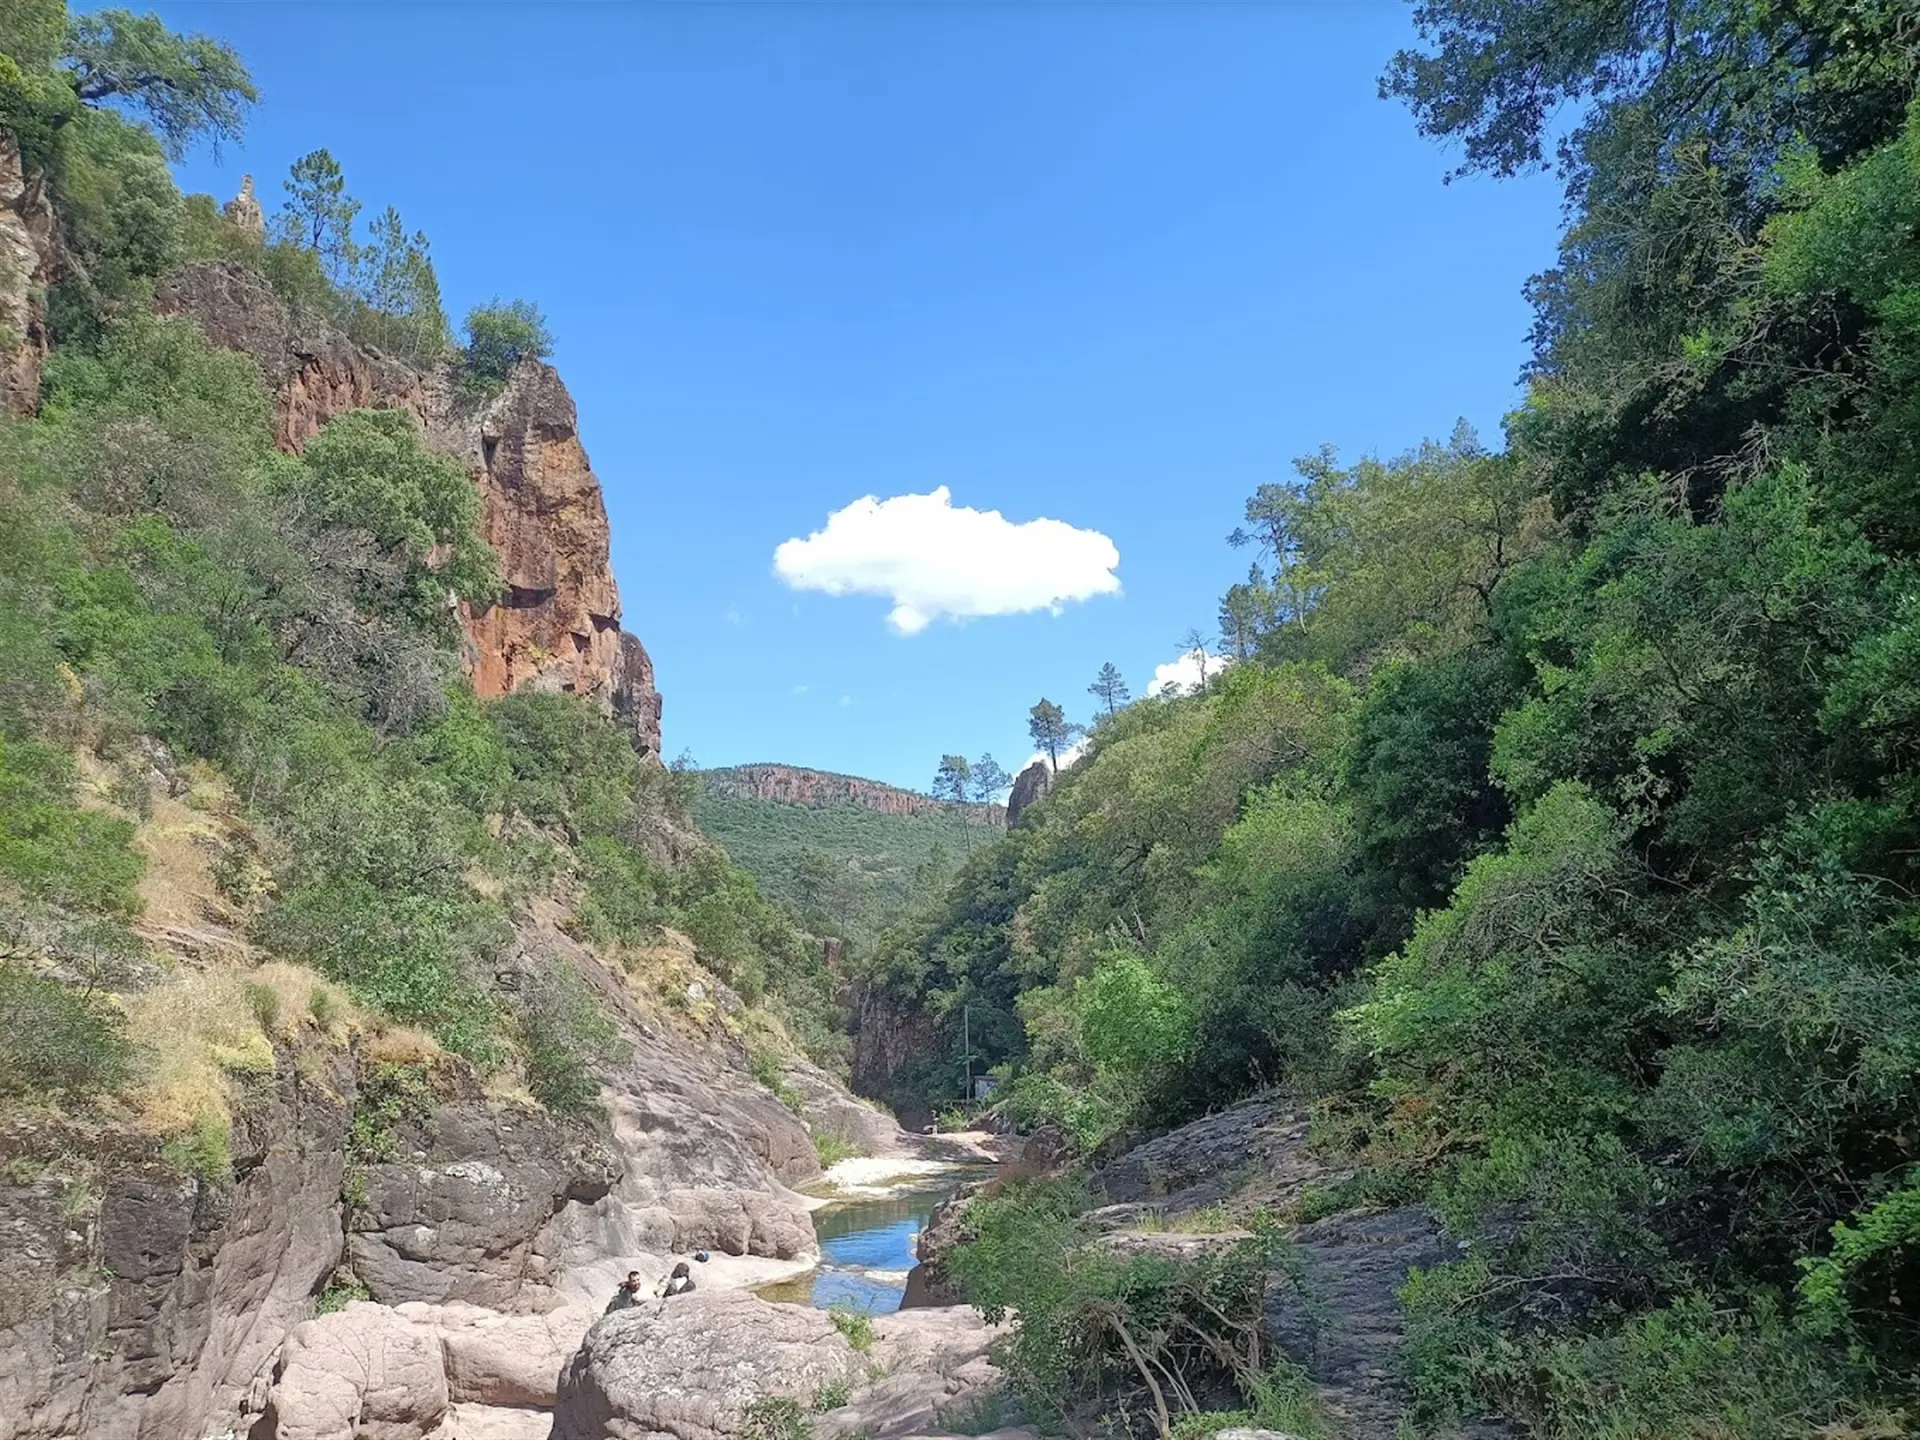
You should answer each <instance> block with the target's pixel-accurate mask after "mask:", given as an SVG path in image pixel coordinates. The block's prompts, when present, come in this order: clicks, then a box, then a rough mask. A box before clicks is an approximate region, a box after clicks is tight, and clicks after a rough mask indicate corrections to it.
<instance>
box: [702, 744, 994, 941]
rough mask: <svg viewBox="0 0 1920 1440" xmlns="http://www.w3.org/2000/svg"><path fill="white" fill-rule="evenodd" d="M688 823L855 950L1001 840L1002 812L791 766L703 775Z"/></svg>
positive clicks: (810, 920) (796, 910)
mask: <svg viewBox="0 0 1920 1440" xmlns="http://www.w3.org/2000/svg"><path fill="white" fill-rule="evenodd" d="M699 779H700V787H701V788H700V790H699V793H698V795H697V798H696V799H695V801H694V806H693V814H694V820H695V822H696V823H697V824H698V825H699V827H700V828H701V830H702V831H704V832H705V833H706V834H708V835H710V836H711V837H713V839H715V840H717V841H718V842H719V843H720V844H721V845H722V846H724V847H725V849H726V851H727V853H728V855H730V856H731V857H732V858H733V860H734V862H735V863H736V864H738V865H740V866H741V867H742V868H744V869H745V870H746V871H747V873H748V874H750V875H752V876H753V877H754V879H755V880H756V881H758V882H759V884H760V887H761V889H762V890H764V891H765V892H766V893H767V894H769V895H771V896H773V897H775V898H776V899H778V900H781V901H783V902H784V903H785V904H787V905H788V906H789V907H791V908H792V910H793V911H794V913H795V914H797V915H799V916H801V917H802V918H803V919H804V920H806V921H807V923H809V924H810V925H813V926H815V927H816V928H820V929H825V930H830V931H832V932H834V933H836V934H838V935H841V936H843V937H845V938H846V939H848V940H850V941H852V942H853V943H854V945H855V946H856V947H857V948H866V947H869V946H871V945H872V943H873V941H874V939H875V938H876V937H877V936H878V934H879V932H880V931H881V930H882V929H883V928H884V927H885V926H886V925H888V924H889V923H890V922H891V921H893V920H894V919H895V918H897V917H898V916H899V915H901V914H903V913H904V912H905V911H906V909H907V908H908V907H909V905H911V903H912V902H913V900H914V899H915V897H917V896H924V895H926V894H928V893H930V892H931V890H932V889H933V887H935V886H937V885H938V884H940V883H942V882H943V881H944V880H945V879H946V877H947V876H948V875H950V874H951V873H952V869H953V867H954V866H955V865H957V864H958V863H959V862H960V861H961V860H962V859H964V858H965V857H966V856H967V855H968V854H970V853H971V852H972V851H973V850H974V849H975V848H976V847H977V846H979V845H982V844H984V843H986V842H987V841H988V840H989V839H991V838H992V837H993V836H994V835H996V834H997V833H999V827H1000V824H1001V823H1002V817H1003V814H1004V812H1003V811H1002V810H1001V808H1000V807H999V806H985V805H953V804H948V803H945V802H943V801H939V800H935V799H934V798H933V797H931V796H929V795H918V794H915V793H914V792H913V791H911V790H902V789H899V788H897V787H895V786H892V785H883V784H881V783H880V782H879V781H876V780H863V779H860V778H859V777H857V776H852V775H834V774H830V773H827V772H824V771H819V770H806V769H802V768H800V767H797V766H791V765H741V766H736V767H732V768H727V769H719V770H706V771H702V772H700V776H699Z"/></svg>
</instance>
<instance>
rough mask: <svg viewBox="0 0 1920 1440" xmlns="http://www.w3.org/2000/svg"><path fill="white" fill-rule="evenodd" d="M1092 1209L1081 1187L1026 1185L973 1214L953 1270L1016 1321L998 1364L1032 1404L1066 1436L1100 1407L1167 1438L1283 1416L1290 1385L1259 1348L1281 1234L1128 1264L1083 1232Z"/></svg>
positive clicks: (983, 1302) (1265, 1229) (994, 1313)
mask: <svg viewBox="0 0 1920 1440" xmlns="http://www.w3.org/2000/svg"><path fill="white" fill-rule="evenodd" d="M1086 1203H1087V1202H1086V1197H1085V1196H1084V1195H1082V1194H1081V1193H1080V1192H1079V1191H1078V1190H1077V1189H1076V1188H1075V1187H1073V1186H1072V1185H1069V1184H1065V1183H1062V1182H1057V1181H1052V1182H1040V1181H1019V1182H1012V1183H1010V1184H1008V1186H1007V1187H1006V1189H1005V1190H1004V1191H1003V1193H1002V1194H1001V1195H999V1196H996V1197H993V1198H991V1199H976V1200H975V1201H974V1203H973V1204H972V1205H970V1206H969V1207H968V1211H967V1220H968V1231H969V1237H968V1239H967V1241H966V1243H965V1244H963V1245H962V1246H960V1247H959V1249H958V1250H957V1251H956V1252H955V1253H954V1256H953V1258H952V1261H951V1266H952V1269H953V1273H954V1275H955V1277H956V1278H957V1279H958V1280H959V1282H960V1284H961V1285H962V1287H963V1289H964V1290H965V1293H966V1296H967V1299H968V1301H969V1303H971V1304H973V1305H975V1306H977V1307H978V1308H979V1309H980V1310H981V1312H982V1313H983V1314H984V1315H985V1316H986V1317H987V1319H988V1320H989V1321H990V1322H994V1323H998V1322H999V1321H1000V1320H1002V1319H1004V1318H1006V1317H1007V1316H1008V1315H1010V1314H1011V1315H1012V1316H1013V1317H1014V1329H1013V1332H1012V1334H1011V1335H1010V1336H1009V1337H1008V1338H1007V1339H1006V1340H1005V1341H1004V1342H1002V1343H1001V1344H1000V1345H999V1346H998V1347H997V1349H996V1352H995V1353H996V1358H997V1360H998V1363H999V1364H1000V1365H1001V1368H1002V1369H1003V1370H1005V1371H1006V1373H1007V1375H1008V1378H1009V1380H1010V1381H1011V1383H1012V1384H1013V1386H1014V1388H1015V1389H1016V1391H1017V1392H1018V1393H1019V1395H1020V1398H1021V1399H1022V1400H1023V1401H1024V1402H1025V1403H1026V1404H1027V1405H1028V1406H1029V1407H1031V1408H1032V1409H1033V1410H1034V1411H1035V1412H1036V1413H1037V1414H1039V1415H1040V1416H1042V1417H1045V1418H1047V1419H1050V1420H1053V1421H1056V1422H1057V1421H1059V1420H1061V1419H1063V1418H1064V1417H1065V1416H1066V1415H1067V1414H1068V1413H1069V1412H1070V1411H1071V1410H1072V1409H1073V1408H1074V1407H1076V1406H1077V1405H1079V1404H1080V1403H1082V1402H1086V1401H1096V1400H1097V1401H1099V1402H1100V1403H1101V1405H1102V1408H1103V1411H1104V1413H1106V1414H1109V1415H1112V1416H1115V1417H1124V1418H1138V1419H1143V1420H1146V1419H1150V1420H1151V1423H1152V1424H1153V1425H1154V1427H1155V1429H1156V1430H1157V1432H1158V1433H1159V1434H1160V1435H1162V1436H1163V1437H1164V1436H1167V1435H1169V1434H1170V1433H1172V1430H1173V1424H1174V1417H1175V1416H1176V1415H1177V1416H1180V1417H1181V1419H1182V1424H1183V1426H1184V1427H1185V1428H1184V1429H1183V1430H1182V1432H1181V1433H1207V1431H1208V1428H1209V1427H1208V1425H1207V1424H1206V1422H1205V1421H1204V1420H1203V1419H1201V1418H1200V1417H1206V1416H1209V1415H1211V1414H1214V1413H1216V1412H1219V1411H1222V1410H1228V1411H1231V1410H1236V1409H1242V1408H1244V1409H1245V1410H1246V1411H1248V1412H1249V1413H1261V1414H1267V1413H1271V1411H1273V1410H1275V1409H1278V1408H1280V1407H1281V1405H1282V1403H1283V1402H1282V1400H1281V1396H1280V1393H1279V1391H1280V1389H1281V1388H1283V1387H1284V1386H1285V1384H1286V1383H1287V1382H1286V1381H1285V1379H1284V1378H1283V1377H1282V1376H1281V1375H1280V1374H1279V1373H1278V1372H1271V1371H1269V1370H1267V1369H1266V1368H1265V1367H1264V1366H1263V1364H1262V1362H1261V1359H1260V1352H1261V1341H1260V1338H1259V1332H1260V1326H1261V1324H1262V1310H1263V1303H1264V1298H1265V1295H1266V1291H1267V1287H1268V1284H1269V1283H1270V1278H1271V1272H1272V1271H1273V1270H1274V1269H1275V1267H1276V1266H1279V1265H1281V1264H1282V1262H1283V1259H1284V1243H1283V1242H1282V1240H1281V1239H1280V1236H1279V1233H1278V1231H1277V1230H1275V1229H1274V1228H1273V1227H1271V1226H1270V1225H1269V1226H1262V1227H1261V1228H1259V1229H1258V1230H1257V1231H1256V1233H1255V1234H1254V1235H1253V1236H1251V1237H1250V1238H1248V1239H1244V1240H1240V1241H1237V1242H1235V1243H1234V1244H1232V1245H1230V1246H1225V1247H1220V1248H1217V1249H1210V1250H1207V1251H1204V1252H1202V1253H1200V1254H1199V1255H1197V1256H1196V1257H1194V1258H1192V1259H1181V1260H1176V1259H1173V1258H1170V1257H1168V1256H1165V1255H1160V1254H1155V1253H1151V1252H1147V1253H1139V1254H1133V1255H1123V1254H1121V1253H1119V1252H1116V1251H1115V1250H1113V1249H1111V1248H1109V1247H1107V1246H1104V1245H1102V1244H1100V1243H1098V1240H1097V1238H1096V1236H1095V1234H1094V1232H1093V1231H1092V1230H1091V1229H1090V1228H1089V1227H1088V1226H1087V1225H1086V1224H1085V1222H1083V1221H1081V1220H1080V1219H1078V1218H1077V1217H1078V1215H1079V1214H1080V1212H1081V1211H1083V1210H1084V1209H1085V1208H1086ZM1221 1400H1225V1401H1227V1402H1228V1403H1227V1404H1225V1405H1222V1404H1219V1403H1217V1402H1219V1401H1221ZM1221 1423H1225V1422H1224V1421H1222V1422H1221ZM1212 1428H1218V1427H1217V1425H1216V1426H1214V1427H1212Z"/></svg>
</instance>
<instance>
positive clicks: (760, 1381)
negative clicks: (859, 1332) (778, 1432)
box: [553, 1290, 867, 1440]
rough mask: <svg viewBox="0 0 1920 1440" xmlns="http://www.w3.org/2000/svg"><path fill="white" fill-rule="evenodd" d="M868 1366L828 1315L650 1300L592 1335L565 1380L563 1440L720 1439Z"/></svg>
mask: <svg viewBox="0 0 1920 1440" xmlns="http://www.w3.org/2000/svg"><path fill="white" fill-rule="evenodd" d="M866 1369H867V1367H866V1361H865V1359H864V1358H863V1357H862V1356H860V1355H858V1354H856V1353H855V1352H854V1350H853V1348H852V1347H851V1346H850V1345H848V1344H847V1342H846V1340H845V1338H844V1337H842V1336H841V1334H840V1332H839V1331H838V1330H837V1329H836V1328H835V1327H834V1324H833V1320H832V1317H831V1316H829V1315H828V1314H827V1313H826V1312H825V1311H822V1310H815V1309H812V1308H810V1307H807V1306H800V1305H775V1304H771V1303H769V1302H768V1301H765V1300H762V1299H760V1298H758V1297H757V1296H754V1295H751V1294H748V1293H746V1292H744V1291H739V1290H727V1291H711V1292H710V1291H696V1292H695V1293H694V1294H692V1295H687V1296H683V1297H679V1298H676V1299H671V1300H649V1301H643V1302H642V1303H641V1304H639V1305H636V1306H634V1307H633V1308H632V1309H629V1310H621V1311H618V1312H616V1313H614V1314H612V1315H608V1316H606V1317H604V1318H602V1319H601V1320H599V1321H597V1322H595V1324H594V1326H593V1328H592V1329H591V1330H589V1331H588V1332H587V1337H586V1341H585V1343H584V1344H582V1346H581V1347H580V1349H579V1351H578V1352H577V1353H576V1354H575V1355H574V1357H573V1359H572V1360H571V1361H569V1362H568V1365H567V1368H566V1370H565V1372H564V1373H563V1374H562V1375H561V1378H560V1394H559V1400H558V1403H557V1404H556V1405H555V1407H554V1412H553V1440H650V1437H659V1436H665V1435H671V1436H674V1437H676V1440H720V1437H722V1436H729V1435H738V1434H740V1433H741V1432H742V1431H743V1430H744V1428H745V1426H746V1424H747V1419H748V1414H747V1412H748V1407H749V1406H750V1405H752V1404H753V1403H754V1402H755V1401H757V1400H765V1399H776V1400H778V1399H784V1400H791V1401H793V1402H795V1403H796V1404H798V1405H799V1406H801V1408H802V1409H808V1408H810V1407H811V1405H812V1403H813V1399H814V1396H815V1395H817V1394H818V1393H819V1391H820V1389H821V1388H822V1387H823V1386H828V1385H846V1386H853V1385H856V1384H858V1383H859V1382H860V1381H861V1380H862V1379H863V1378H864V1377H865V1375H866Z"/></svg>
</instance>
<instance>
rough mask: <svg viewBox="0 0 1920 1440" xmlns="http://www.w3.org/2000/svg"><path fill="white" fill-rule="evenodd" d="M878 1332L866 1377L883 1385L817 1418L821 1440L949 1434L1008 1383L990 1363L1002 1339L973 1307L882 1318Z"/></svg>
mask: <svg viewBox="0 0 1920 1440" xmlns="http://www.w3.org/2000/svg"><path fill="white" fill-rule="evenodd" d="M874 1332H875V1337H876V1338H875V1341H874V1346H873V1351H872V1354H871V1356H870V1357H869V1358H870V1359H871V1361H872V1367H871V1370H870V1372H869V1373H870V1374H873V1375H877V1376H878V1377H879V1378H878V1379H876V1380H874V1381H873V1382H872V1383H871V1384H870V1385H868V1386H867V1387H865V1388H864V1389H861V1390H859V1391H857V1392H856V1393H855V1394H854V1396H853V1398H852V1400H851V1401H849V1403H847V1404H846V1405H842V1406H840V1407H838V1408H836V1409H833V1410H830V1411H828V1412H827V1413H826V1414H825V1415H822V1416H821V1417H819V1419H818V1420H817V1421H816V1423H815V1426H814V1429H815V1432H816V1433H817V1434H818V1435H820V1436H822V1437H832V1436H846V1437H853V1436H857V1435H866V1436H869V1437H871V1440H905V1437H908V1436H915V1435H934V1434H940V1433H943V1432H948V1433H950V1432H951V1431H952V1430H953V1429H954V1427H955V1426H956V1425H966V1424H968V1423H969V1421H970V1420H971V1419H972V1416H971V1415H970V1414H969V1411H970V1410H972V1408H973V1407H975V1406H976V1405H978V1404H980V1402H981V1401H982V1399H983V1397H985V1396H987V1395H989V1394H992V1393H993V1392H996V1391H998V1390H1000V1389H1001V1387H1002V1385H1003V1383H1004V1382H1003V1377H1002V1376H1001V1373H1000V1369H999V1367H998V1366H996V1365H995V1364H994V1363H993V1361H992V1360H991V1359H990V1358H989V1357H988V1351H989V1349H990V1348H991V1346H992V1344H993V1342H994V1340H995V1339H996V1338H997V1337H998V1336H999V1334H1000V1333H1001V1331H1000V1330H999V1329H998V1328H997V1327H995V1326H991V1325H989V1324H987V1322H986V1321H985V1320H984V1319H982V1318H981V1316H980V1312H979V1311H977V1310H975V1309H973V1308H972V1307H970V1306H965V1305H960V1306H952V1307H947V1308H942V1309H920V1310H902V1311H900V1312H898V1313H897V1314H893V1315H882V1316H879V1317H878V1318H877V1319H876V1320H875V1321H874Z"/></svg>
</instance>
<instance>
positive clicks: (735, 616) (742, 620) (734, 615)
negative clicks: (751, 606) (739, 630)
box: [720, 610, 747, 627]
mask: <svg viewBox="0 0 1920 1440" xmlns="http://www.w3.org/2000/svg"><path fill="white" fill-rule="evenodd" d="M720 618H721V619H722V620H725V621H726V622H727V624H729V625H733V626H736V627H738V626H741V625H744V624H746V623H747V617H746V616H744V615H742V614H741V613H740V612H739V611H738V610H729V611H727V613H726V614H725V615H722V616H721V617H720Z"/></svg>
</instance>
